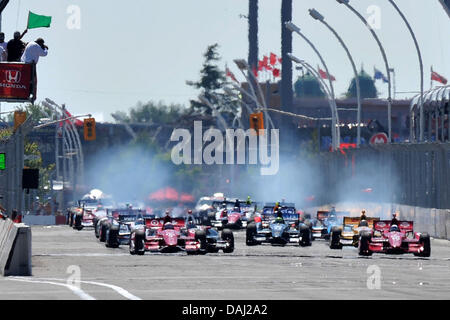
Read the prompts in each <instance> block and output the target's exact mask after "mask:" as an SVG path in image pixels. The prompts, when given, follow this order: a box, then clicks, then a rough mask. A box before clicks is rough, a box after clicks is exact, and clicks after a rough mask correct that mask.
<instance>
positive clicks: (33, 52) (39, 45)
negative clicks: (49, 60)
mask: <svg viewBox="0 0 450 320" xmlns="http://www.w3.org/2000/svg"><path fill="white" fill-rule="evenodd" d="M47 54H48V47H47V46H46V45H45V44H44V39H42V38H38V39H37V40H36V41H32V42H30V43H28V45H27V46H26V48H25V51H24V52H23V55H22V58H21V59H20V60H21V61H22V62H25V63H38V61H39V57H45V56H46V55H47Z"/></svg>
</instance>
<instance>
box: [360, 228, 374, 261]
mask: <svg viewBox="0 0 450 320" xmlns="http://www.w3.org/2000/svg"><path fill="white" fill-rule="evenodd" d="M370 237H371V235H370V233H368V232H364V233H363V234H361V238H360V239H359V245H358V254H359V255H360V256H371V255H372V251H370V249H369V243H370Z"/></svg>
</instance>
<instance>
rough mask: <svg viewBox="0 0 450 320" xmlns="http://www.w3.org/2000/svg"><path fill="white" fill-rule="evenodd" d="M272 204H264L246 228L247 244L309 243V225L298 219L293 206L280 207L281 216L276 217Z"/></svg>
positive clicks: (308, 244) (307, 244)
mask: <svg viewBox="0 0 450 320" xmlns="http://www.w3.org/2000/svg"><path fill="white" fill-rule="evenodd" d="M273 209H274V206H273V205H266V206H264V208H263V212H262V214H261V216H259V217H255V220H254V222H251V223H249V224H248V226H247V228H246V240H245V243H246V245H247V246H253V245H258V244H262V243H270V244H272V245H286V244H288V243H295V244H299V245H301V246H310V245H311V230H310V226H309V225H307V224H306V223H304V222H301V221H300V217H299V214H298V213H297V211H296V210H295V207H294V206H283V207H281V212H282V217H276V214H275V212H273Z"/></svg>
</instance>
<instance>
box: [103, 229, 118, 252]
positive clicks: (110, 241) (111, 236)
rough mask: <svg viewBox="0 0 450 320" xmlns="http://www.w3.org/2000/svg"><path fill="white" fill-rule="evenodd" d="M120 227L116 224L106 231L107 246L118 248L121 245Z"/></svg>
mask: <svg viewBox="0 0 450 320" xmlns="http://www.w3.org/2000/svg"><path fill="white" fill-rule="evenodd" d="M118 235H119V229H118V228H117V227H115V226H112V227H111V228H109V229H108V230H107V232H106V239H105V246H106V247H107V248H118V247H119V240H118Z"/></svg>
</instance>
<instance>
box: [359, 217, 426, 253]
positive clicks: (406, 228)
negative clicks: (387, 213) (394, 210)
mask: <svg viewBox="0 0 450 320" xmlns="http://www.w3.org/2000/svg"><path fill="white" fill-rule="evenodd" d="M391 222H392V221H390V220H381V221H376V222H375V223H374V226H373V230H371V231H370V232H362V233H361V235H360V238H359V245H358V252H359V255H361V256H371V255H372V254H373V253H374V252H375V253H386V254H404V253H413V254H414V255H415V256H419V257H429V256H430V255H431V243H430V236H429V235H428V234H427V233H419V232H414V231H413V230H414V222H413V221H398V224H391Z"/></svg>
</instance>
